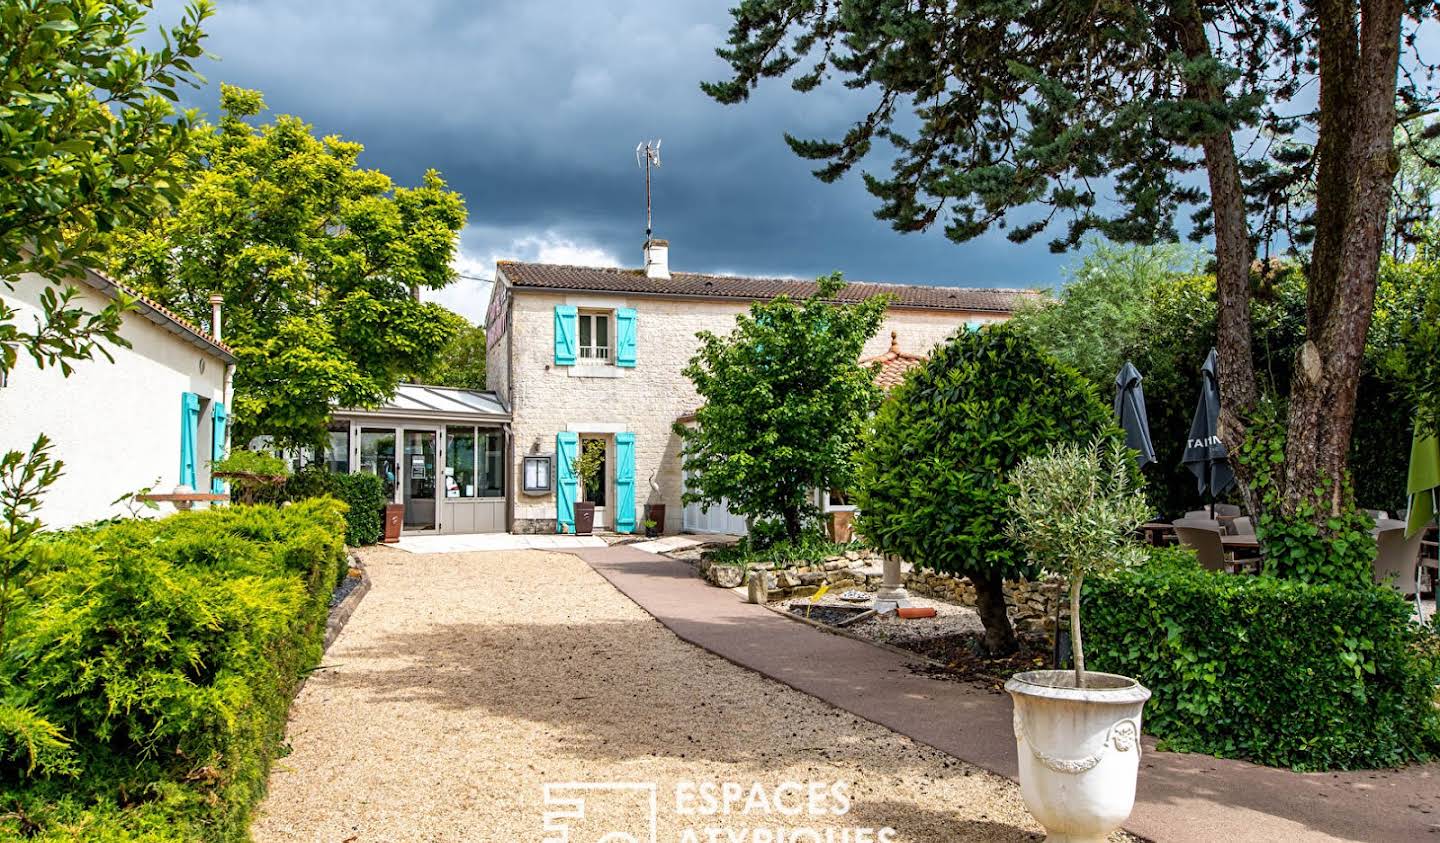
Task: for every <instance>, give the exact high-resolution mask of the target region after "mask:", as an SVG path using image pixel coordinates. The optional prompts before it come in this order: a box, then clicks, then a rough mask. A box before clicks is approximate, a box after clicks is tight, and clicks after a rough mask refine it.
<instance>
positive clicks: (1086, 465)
mask: <svg viewBox="0 0 1440 843" xmlns="http://www.w3.org/2000/svg"><path fill="white" fill-rule="evenodd" d="M1010 482H1011V483H1012V484H1014V486H1015V488H1016V492H1015V495H1014V497H1012V498H1011V499H1010V507H1011V509H1012V511H1013V514H1014V520H1013V521H1012V522H1011V524H1010V525H1009V526H1007V528H1006V532H1007V534H1008V535H1009V536H1010V538H1011V539H1012V540H1014V541H1015V542H1017V543H1018V544H1019V545H1020V546H1022V547H1024V548H1025V549H1026V550H1027V551H1028V552H1029V554H1030V556H1031V558H1032V559H1033V560H1034V561H1035V562H1037V563H1039V565H1040V566H1041V568H1043V569H1044V570H1045V571H1047V572H1050V573H1056V574H1062V575H1064V576H1065V577H1066V579H1067V580H1068V584H1069V587H1070V641H1071V649H1072V652H1073V654H1074V660H1075V669H1074V670H1073V671H1069V670H1032V671H1026V672H1024V673H1017V674H1015V676H1014V677H1012V678H1011V679H1010V681H1008V682H1006V683H1005V690H1006V691H1009V692H1010V696H1011V697H1012V698H1013V699H1014V702H1015V717H1014V724H1015V742H1016V747H1017V752H1018V753H1019V756H1020V758H1019V761H1020V793H1021V796H1023V797H1024V799H1025V807H1026V808H1027V809H1029V811H1030V813H1031V814H1032V815H1034V817H1035V819H1037V820H1039V821H1040V824H1041V825H1043V826H1045V829H1046V831H1048V832H1049V834H1050V836H1049V837H1048V838H1047V839H1050V840H1067V841H1101V840H1104V839H1105V838H1106V837H1107V836H1108V835H1109V834H1110V832H1112V831H1113V830H1115V829H1116V828H1118V827H1119V826H1120V824H1121V823H1123V822H1124V821H1125V819H1126V818H1127V817H1129V816H1130V810H1131V809H1132V808H1133V807H1134V805H1135V779H1136V775H1137V774H1138V772H1139V768H1140V714H1141V710H1142V709H1143V708H1144V707H1145V701H1146V700H1148V699H1149V698H1150V691H1149V690H1148V689H1146V688H1145V687H1144V686H1143V685H1141V684H1140V683H1139V682H1138V681H1136V680H1134V679H1131V678H1130V677H1128V676H1119V675H1116V674H1113V673H1099V672H1093V671H1092V672H1087V671H1086V670H1085V652H1084V649H1083V645H1082V641H1081V638H1080V588H1081V584H1082V583H1083V582H1084V580H1085V577H1086V575H1087V574H1092V573H1096V572H1099V571H1103V570H1105V569H1107V568H1113V567H1115V566H1119V565H1131V564H1136V563H1138V562H1139V561H1141V560H1142V559H1143V558H1144V551H1143V549H1142V548H1141V547H1140V545H1139V544H1138V543H1137V542H1136V541H1135V539H1134V535H1135V530H1136V529H1138V528H1139V526H1140V525H1141V524H1143V523H1144V522H1145V520H1146V518H1148V517H1149V508H1148V506H1147V505H1146V502H1145V496H1144V495H1143V494H1142V492H1141V489H1140V483H1139V479H1138V476H1137V469H1136V466H1135V462H1134V456H1133V452H1132V451H1130V450H1129V449H1128V448H1126V447H1125V445H1124V443H1122V442H1120V441H1119V440H1112V441H1111V442H1109V443H1108V444H1107V443H1105V442H1104V441H1103V439H1096V440H1094V441H1092V442H1091V443H1090V444H1089V445H1086V446H1076V445H1064V446H1060V447H1051V448H1050V450H1049V451H1048V452H1047V453H1046V454H1043V455H1040V456H1034V457H1030V458H1027V459H1026V460H1025V461H1023V462H1022V463H1021V464H1020V465H1019V466H1017V467H1016V468H1015V470H1014V472H1013V473H1012V474H1011V476H1010Z"/></svg>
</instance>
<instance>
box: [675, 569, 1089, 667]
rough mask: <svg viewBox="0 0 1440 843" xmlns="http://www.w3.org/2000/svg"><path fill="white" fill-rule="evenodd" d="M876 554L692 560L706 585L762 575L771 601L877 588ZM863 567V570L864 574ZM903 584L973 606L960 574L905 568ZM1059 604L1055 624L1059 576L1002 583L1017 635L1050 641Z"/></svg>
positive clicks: (1065, 607) (1066, 608) (1065, 603)
mask: <svg viewBox="0 0 1440 843" xmlns="http://www.w3.org/2000/svg"><path fill="white" fill-rule="evenodd" d="M881 564H882V559H881V558H880V556H878V555H876V554H873V553H870V552H868V551H855V550H852V551H848V552H846V553H845V554H843V555H841V556H831V557H829V558H828V559H826V560H824V561H823V562H818V563H816V564H814V565H800V566H796V567H791V568H783V567H782V568H780V569H778V570H777V569H776V568H775V567H774V566H773V565H769V564H766V565H749V566H740V565H717V564H714V563H713V562H712V560H711V559H709V558H708V557H702V558H701V559H700V561H699V563H697V565H698V568H699V571H700V576H701V577H702V578H703V579H704V580H705V581H706V582H708V583H710V584H711V585H715V586H719V587H721V588H738V587H740V586H742V585H745V584H746V583H748V582H749V581H750V578H751V577H752V576H754V575H755V574H756V573H758V572H761V571H763V572H764V574H765V590H766V591H767V592H768V593H769V596H770V599H771V600H784V599H787V598H791V597H809V596H810V595H812V594H814V593H815V592H816V591H817V590H819V588H820V585H821V584H822V583H827V582H828V583H830V588H831V590H832V591H837V592H838V591H843V590H845V589H862V590H864V591H878V590H879V588H880V582H881V579H882V576H881V574H880V573H879V569H880V567H881ZM867 571H868V573H867ZM905 588H906V589H908V590H909V591H910V593H911V594H914V595H916V596H919V597H933V598H935V599H936V600H944V601H947V602H949V603H957V604H959V605H961V606H969V607H971V608H974V607H975V586H974V585H973V584H972V583H971V582H970V580H969V579H967V578H965V577H957V576H953V575H951V574H940V573H936V572H934V571H921V570H918V569H911V570H910V571H907V572H906V573H905ZM1057 606H1058V607H1059V609H1060V623H1061V624H1062V625H1068V624H1069V623H1070V602H1069V594H1068V592H1066V590H1065V581H1064V580H1062V579H1061V578H1059V577H1052V578H1050V579H1046V580H1039V581H1031V580H1017V581H1014V582H1007V583H1005V608H1006V611H1007V612H1008V614H1009V615H1010V622H1011V623H1013V624H1014V625H1015V631H1016V632H1017V633H1019V634H1021V635H1031V636H1035V635H1044V636H1045V638H1046V640H1047V641H1049V642H1050V643H1051V644H1054V642H1055V609H1056V607H1057Z"/></svg>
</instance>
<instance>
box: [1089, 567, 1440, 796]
mask: <svg viewBox="0 0 1440 843" xmlns="http://www.w3.org/2000/svg"><path fill="white" fill-rule="evenodd" d="M1083 607H1084V608H1083V610H1082V611H1083V612H1084V613H1085V623H1086V641H1085V645H1086V651H1087V653H1088V654H1089V656H1090V663H1091V667H1093V668H1094V669H1097V670H1106V671H1110V672H1113V673H1120V674H1124V675H1127V676H1133V677H1135V678H1137V679H1139V680H1140V681H1141V682H1143V683H1144V684H1145V685H1146V686H1147V687H1148V688H1150V690H1151V691H1153V692H1154V696H1153V697H1152V698H1151V700H1150V703H1149V705H1148V706H1147V707H1146V709H1145V730H1146V731H1147V732H1149V733H1150V734H1152V735H1154V736H1155V737H1157V738H1159V739H1160V741H1161V746H1162V747H1164V748H1165V749H1169V750H1175V751H1180V752H1203V753H1207V754H1210V755H1217V756H1221V757H1226V758H1244V759H1247V760H1250V761H1255V762H1258V763H1261V764H1270V765H1274V766H1280V767H1292V768H1294V769H1296V770H1329V769H1356V768H1379V767H1394V766H1398V765H1401V764H1406V763H1409V762H1413V761H1420V760H1424V759H1427V758H1430V757H1433V756H1434V755H1435V754H1436V753H1437V752H1440V711H1437V709H1436V708H1435V701H1436V689H1435V683H1436V682H1437V681H1440V637H1437V635H1436V633H1435V632H1434V631H1433V630H1428V629H1422V628H1421V627H1419V626H1418V625H1417V624H1415V623H1413V622H1412V621H1411V611H1412V608H1413V607H1412V606H1411V605H1410V604H1409V603H1407V602H1406V601H1405V600H1403V599H1402V598H1400V597H1399V596H1398V595H1397V594H1395V593H1394V592H1393V591H1391V590H1390V589H1387V588H1383V587H1378V586H1370V585H1367V586H1364V587H1346V586H1341V585H1335V584H1324V585H1312V584H1309V583H1305V582H1299V581H1294V580H1281V579H1276V578H1273V577H1268V576H1258V577H1248V576H1235V575H1227V574H1223V573H1218V572H1207V571H1203V570H1201V569H1200V567H1199V566H1198V564H1197V563H1196V561H1195V558H1194V556H1193V554H1191V553H1189V552H1188V551H1180V550H1167V551H1160V552H1157V553H1156V554H1155V558H1153V559H1152V561H1151V562H1149V563H1147V564H1145V565H1142V566H1139V567H1137V568H1131V569H1126V570H1122V571H1118V572H1116V573H1113V574H1111V575H1108V576H1105V577H1101V578H1093V579H1091V580H1088V581H1087V582H1086V585H1085V596H1084V603H1083Z"/></svg>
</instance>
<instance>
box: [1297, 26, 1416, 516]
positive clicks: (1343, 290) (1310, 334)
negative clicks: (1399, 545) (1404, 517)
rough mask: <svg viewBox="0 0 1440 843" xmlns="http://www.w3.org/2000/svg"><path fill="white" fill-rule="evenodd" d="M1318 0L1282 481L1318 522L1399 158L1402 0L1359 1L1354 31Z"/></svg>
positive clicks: (1338, 496) (1342, 464) (1350, 392)
mask: <svg viewBox="0 0 1440 843" xmlns="http://www.w3.org/2000/svg"><path fill="white" fill-rule="evenodd" d="M1329 3H1330V4H1331V5H1334V6H1337V7H1338V8H1337V9H1336V12H1337V14H1333V15H1322V16H1321V17H1320V23H1319V26H1320V48H1321V56H1320V70H1321V95H1320V96H1321V109H1322V115H1321V120H1320V130H1319V131H1320V134H1319V136H1318V137H1317V142H1316V154H1317V155H1320V156H1321V159H1320V160H1319V161H1318V162H1317V184H1316V187H1317V196H1316V221H1317V228H1316V238H1317V239H1316V242H1315V251H1314V252H1313V255H1312V262H1311V266H1310V277H1309V283H1310V293H1309V301H1308V314H1307V316H1308V319H1307V337H1306V341H1305V344H1304V345H1303V346H1301V349H1300V353H1299V359H1298V360H1297V361H1296V363H1297V364H1296V366H1295V373H1294V375H1293V377H1292V379H1291V383H1290V414H1289V418H1288V419H1287V425H1286V428H1287V429H1286V448H1285V470H1284V476H1283V478H1282V489H1281V491H1282V493H1283V496H1282V501H1283V504H1282V505H1283V507H1284V510H1285V511H1284V514H1285V515H1294V514H1296V513H1297V512H1298V511H1299V510H1300V509H1301V507H1302V506H1304V505H1305V504H1310V505H1312V506H1313V507H1314V508H1315V512H1314V513H1313V517H1314V519H1315V520H1316V522H1317V523H1318V524H1320V526H1321V530H1322V533H1323V531H1324V530H1325V527H1324V522H1325V520H1326V519H1327V518H1328V517H1329V516H1331V515H1334V514H1338V513H1339V512H1340V511H1341V510H1342V509H1343V508H1344V507H1345V506H1347V505H1348V502H1347V501H1345V500H1344V497H1343V489H1342V481H1343V480H1344V479H1345V477H1346V457H1347V454H1348V452H1349V449H1350V434H1351V431H1352V429H1353V427H1354V421H1355V397H1356V393H1357V392H1358V389H1359V384H1360V371H1361V365H1362V363H1363V361H1364V353H1365V337H1366V334H1367V333H1368V332H1369V328H1370V320H1371V316H1372V312H1373V310H1374V305H1375V284H1376V275H1377V274H1378V269H1379V263H1380V254H1381V251H1382V250H1383V249H1384V226H1385V213H1386V210H1387V209H1388V208H1389V202H1390V191H1391V187H1392V185H1393V182H1394V178H1395V171H1396V170H1397V169H1398V164H1397V161H1396V155H1395V150H1394V143H1395V79H1396V73H1397V70H1398V68H1399V58H1400V31H1401V15H1402V12H1403V9H1404V7H1403V3H1402V1H1401V0H1369V1H1368V2H1365V3H1363V4H1362V5H1361V22H1360V29H1359V33H1358V40H1357V37H1356V32H1355V29H1354V6H1353V4H1352V3H1347V2H1345V0H1329ZM1327 51H1328V52H1327ZM1337 53H1338V54H1337ZM1337 91H1338V92H1339V93H1336V92H1337ZM1327 104H1328V105H1329V106H1330V108H1329V111H1328V112H1327V110H1326V106H1327ZM1327 155H1328V156H1330V160H1328V161H1327V160H1326V158H1325V156H1327ZM1317 490H1319V492H1320V494H1319V495H1318V496H1317V494H1316V491H1317Z"/></svg>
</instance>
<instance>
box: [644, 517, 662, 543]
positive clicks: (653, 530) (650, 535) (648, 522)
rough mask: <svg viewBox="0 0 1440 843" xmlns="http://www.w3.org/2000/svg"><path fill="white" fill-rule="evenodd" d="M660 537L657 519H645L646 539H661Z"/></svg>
mask: <svg viewBox="0 0 1440 843" xmlns="http://www.w3.org/2000/svg"><path fill="white" fill-rule="evenodd" d="M659 536H660V530H659V529H657V525H656V523H655V519H654V518H646V519H645V538H647V539H654V538H659Z"/></svg>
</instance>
